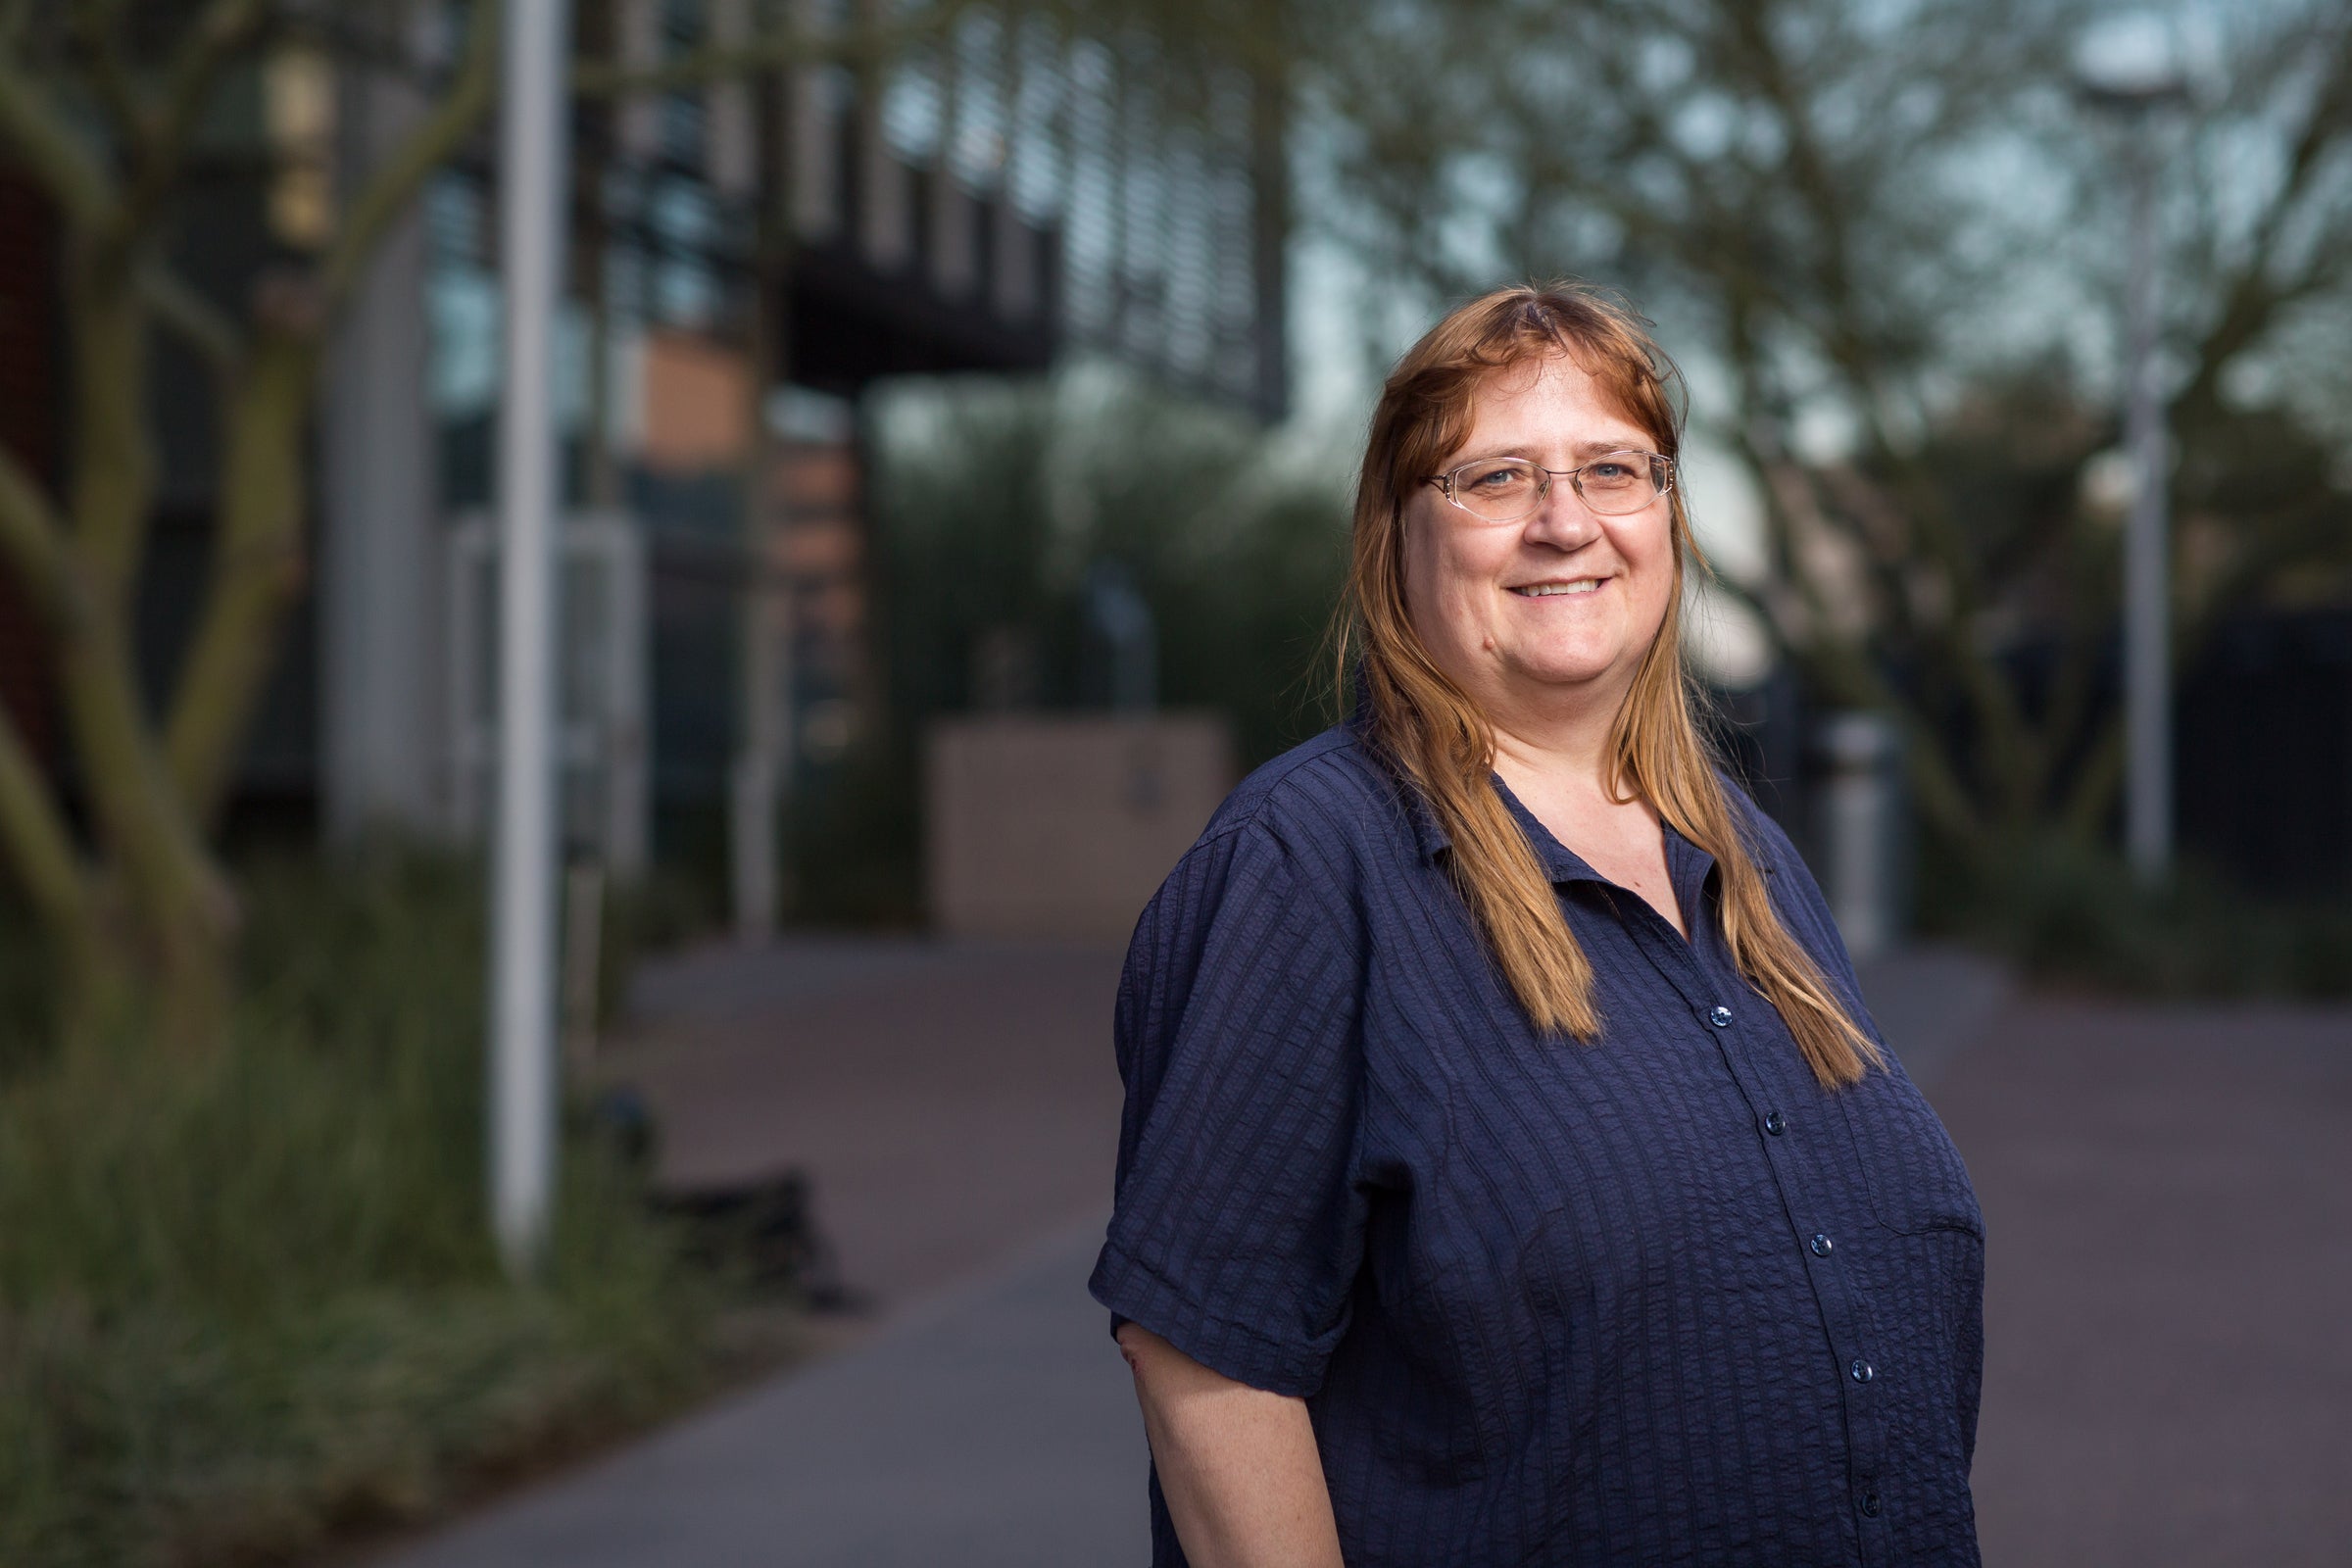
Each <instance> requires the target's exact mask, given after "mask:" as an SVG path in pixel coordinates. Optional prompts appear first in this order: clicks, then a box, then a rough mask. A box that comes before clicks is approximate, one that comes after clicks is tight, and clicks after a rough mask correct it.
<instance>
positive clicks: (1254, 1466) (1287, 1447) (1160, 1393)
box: [1119, 1323, 1341, 1568]
mask: <svg viewBox="0 0 2352 1568" xmlns="http://www.w3.org/2000/svg"><path fill="white" fill-rule="evenodd" d="M1119 1348H1120V1349H1121V1350H1123V1351H1125V1352H1126V1355H1127V1365H1128V1366H1129V1367H1130V1368H1132V1369H1133V1371H1134V1373H1135V1397H1136V1399H1137V1400H1138V1401H1139V1402H1140V1403H1141V1404H1142V1405H1143V1407H1144V1435H1145V1436H1146V1437H1147V1438H1149V1439H1150V1440H1151V1443H1152V1464H1153V1465H1154V1466H1155V1467H1157V1469H1158V1471H1159V1490H1160V1494H1161V1495H1162V1496H1164V1497H1166V1498H1167V1503H1168V1516H1169V1518H1171V1519H1172V1520H1174V1521H1175V1525H1176V1535H1177V1538H1178V1539H1179V1540H1181V1541H1182V1542H1183V1543H1184V1552H1185V1555H1186V1556H1187V1557H1189V1558H1190V1559H1191V1560H1192V1563H1193V1568H1341V1564H1340V1533H1339V1528H1338V1526H1337V1525H1335V1524H1334V1523H1333V1522H1332V1515H1331V1493H1330V1491H1329V1489H1328V1488H1326V1487H1325V1486H1324V1483H1323V1458H1322V1455H1321V1454H1319V1453H1318V1452H1317V1451H1316V1449H1315V1433H1314V1428H1313V1427H1312V1426H1310V1425H1309V1424H1308V1422H1307V1418H1306V1401H1305V1400H1304V1399H1299V1398H1294V1397H1290V1396H1288V1395H1282V1394H1268V1393H1266V1392H1265V1391H1264V1390H1263V1389H1253V1388H1251V1387H1250V1386H1249V1385H1248V1384H1246V1383H1236V1382H1235V1381H1234V1380H1233V1379H1231V1378H1229V1377H1226V1376H1225V1375H1223V1374H1222V1373H1218V1372H1211V1371H1210V1370H1209V1369H1208V1368H1207V1367H1204V1366H1202V1365H1201V1363H1200V1362H1198V1361H1196V1360H1194V1359H1193V1358H1192V1357H1191V1356H1189V1355H1186V1354H1185V1353H1184V1352H1183V1351H1182V1350H1179V1349H1177V1348H1176V1347H1174V1346H1173V1345H1170V1344H1169V1343H1168V1342H1167V1341H1165V1340H1163V1339H1161V1338H1160V1337H1159V1336H1158V1335H1156V1334H1153V1333H1152V1331H1151V1330H1149V1329H1146V1328H1143V1327H1141V1326H1140V1325H1138V1324H1134V1323H1124V1324H1121V1325H1120V1326H1119Z"/></svg>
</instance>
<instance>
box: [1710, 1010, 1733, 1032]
mask: <svg viewBox="0 0 2352 1568" xmlns="http://www.w3.org/2000/svg"><path fill="white" fill-rule="evenodd" d="M1707 1022H1709V1023H1711V1024H1713V1025H1714V1026H1715V1027H1716V1028H1718V1029H1729V1028H1730V1027H1731V1026H1732V1009H1731V1008H1729V1007H1725V1006H1720V1005H1719V1006H1717V1007H1716V1009H1715V1010H1714V1011H1713V1012H1710V1013H1708V1014H1707Z"/></svg>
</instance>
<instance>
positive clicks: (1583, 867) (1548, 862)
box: [1350, 661, 1715, 909]
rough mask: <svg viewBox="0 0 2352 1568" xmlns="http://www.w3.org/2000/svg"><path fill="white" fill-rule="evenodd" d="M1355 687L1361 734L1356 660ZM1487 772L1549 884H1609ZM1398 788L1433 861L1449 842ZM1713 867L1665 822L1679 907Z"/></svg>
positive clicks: (1416, 796) (1421, 804)
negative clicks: (1532, 850) (1541, 867)
mask: <svg viewBox="0 0 2352 1568" xmlns="http://www.w3.org/2000/svg"><path fill="white" fill-rule="evenodd" d="M1354 686H1355V713H1354V716H1353V718H1352V719H1351V720H1350V722H1352V723H1353V725H1354V726H1355V728H1356V731H1357V733H1358V734H1362V733H1366V732H1368V731H1369V730H1370V728H1371V724H1372V693H1371V686H1370V683H1369V682H1367V681H1366V680H1365V679H1364V668H1363V664H1362V662H1360V661H1359V662H1357V664H1356V666H1355V670H1354ZM1491 776H1492V777H1493V778H1494V780H1495V794H1497V795H1499V796H1501V797H1502V804H1503V807H1504V809H1507V810H1508V811H1509V812H1510V813H1511V817H1512V819H1513V820H1514V821H1516V822H1517V823H1518V824H1519V830H1520V831H1521V832H1523V833H1525V834H1526V835H1527V842H1528V844H1529V845H1530V846H1531V847H1532V848H1533V849H1534V850H1535V852H1536V859H1537V861H1538V863H1540V864H1541V865H1542V866H1543V867H1544V876H1545V877H1546V878H1547V879H1548V880H1549V881H1550V882H1551V883H1552V884H1553V885H1555V886H1558V885H1560V884H1564V883H1569V882H1597V883H1599V884H1601V885H1602V886H1604V887H1606V886H1611V885H1613V884H1611V883H1610V882H1609V879H1608V878H1607V877H1605V876H1602V875H1601V874H1600V873H1599V872H1598V871H1595V870H1593V867H1592V866H1590V865H1588V864H1586V863H1585V858H1584V857H1583V856H1581V855H1578V854H1577V853H1576V852H1575V851H1574V850H1571V849H1570V848H1568V846H1566V845H1565V844H1562V843H1561V842H1560V841H1559V840H1558V839H1556V838H1554V837H1552V834H1551V829H1549V828H1547V827H1545V826H1544V824H1543V823H1542V822H1540V821H1538V820H1537V819H1536V814H1535V813H1534V812H1533V811H1531V810H1529V809H1527V808H1526V807H1525V806H1523V805H1521V804H1520V801H1519V797H1518V796H1516V795H1513V794H1512V793H1511V787H1510V786H1509V785H1508V784H1505V783H1504V782H1503V781H1502V775H1500V774H1499V773H1497V774H1494V775H1491ZM1399 789H1400V793H1401V794H1402V795H1403V797H1404V809H1405V815H1406V816H1407V817H1408V818H1410V819H1411V822H1412V827H1413V842H1414V844H1415V846H1416V847H1417V848H1418V849H1419V850H1420V852H1421V858H1423V859H1424V860H1435V859H1436V858H1438V857H1439V855H1441V854H1442V853H1444V852H1445V851H1446V850H1449V849H1451V848H1453V840H1452V839H1451V838H1450V837H1449V836H1448V835H1447V834H1446V829H1445V827H1444V825H1443V824H1441V823H1440V822H1439V821H1438V814H1437V812H1435V811H1433V810H1431V809H1429V802H1428V801H1426V800H1424V799H1423V798H1422V795H1421V792H1420V791H1419V790H1416V789H1414V788H1412V787H1411V786H1410V785H1400V786H1399ZM1714 869H1715V857H1713V856H1712V855H1709V854H1708V853H1707V852H1706V851H1704V850H1702V849H1700V848H1699V847H1698V846H1697V845H1695V844H1693V843H1691V841H1690V840H1689V839H1687V838H1685V837H1683V836H1682V834H1680V833H1678V832H1676V831H1675V830H1674V827H1673V826H1672V824H1668V826H1667V828H1666V873H1667V875H1668V876H1669V877H1671V878H1672V879H1673V881H1674V895H1675V897H1676V898H1677V899H1678V900H1680V901H1681V903H1682V906H1683V907H1684V908H1686V909H1695V908H1697V907H1699V899H1700V897H1701V892H1702V890H1703V889H1704V888H1705V887H1706V883H1707V875H1708V873H1709V872H1711V871H1713V870H1714Z"/></svg>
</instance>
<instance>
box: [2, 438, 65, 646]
mask: <svg viewBox="0 0 2352 1568" xmlns="http://www.w3.org/2000/svg"><path fill="white" fill-rule="evenodd" d="M0 560H6V561H7V562H9V563H10V564H12V565H14V566H15V567H16V579H17V585H18V586H19V587H20V588H22V589H23V590H24V591H25V592H26V593H28V594H30V595H31V596H32V599H33V608H34V610H35V611H36V612H38V613H40V614H41V615H42V616H44V617H45V618H46V619H48V620H49V621H51V622H52V623H53V624H54V623H55V622H57V621H58V620H60V619H62V618H63V616H64V613H65V610H66V607H67V604H68V601H69V600H70V598H71V592H70V586H69V585H70V582H71V577H72V573H71V569H70V567H69V564H68V561H67V556H66V529H65V524H64V522H63V521H62V520H60V518H59V517H58V515H57V509H56V508H54V507H53V506H51V505H50V504H49V499H48V497H46V496H44V495H42V494H41V487H40V485H39V484H38V483H37V482H36V481H35V480H34V479H33V477H32V475H31V474H29V473H27V472H25V466H24V465H23V464H21V463H19V462H18V461H17V456H16V454H15V453H13V452H11V451H9V450H8V449H7V448H6V447H4V446H0Z"/></svg>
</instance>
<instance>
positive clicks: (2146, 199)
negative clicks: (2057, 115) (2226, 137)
mask: <svg viewBox="0 0 2352 1568" xmlns="http://www.w3.org/2000/svg"><path fill="white" fill-rule="evenodd" d="M2075 86H2076V91H2077V93H2078V94H2079V95H2080V96H2081V97H2082V101H2083V102H2085V103H2086V104H2089V105H2090V106H2091V107H2093V108H2094V109H2098V110H2100V111H2103V112H2105V113H2107V114H2109V115H2112V116H2114V117H2116V118H2117V119H2118V120H2120V121H2122V122H2123V123H2124V124H2125V126H2126V128H2127V130H2128V131H2129V132H2130V134H2129V135H2128V136H2127V137H2126V147H2127V151H2126V153H2125V161H2126V166H2127V168H2126V177H2127V178H2128V180H2129V181H2130V201H2131V238H2130V240H2129V244H2130V247H2131V268H2130V271H2129V273H2128V274H2127V277H2126V281H2125V288H2124V318H2125V338H2126V354H2125V370H2124V377H2125V393H2124V395H2125V403H2124V441H2125V446H2126V449H2127V450H2128V451H2129V452H2130V453H2131V467H2132V477H2133V483H2132V487H2131V514H2130V515H2129V517H2128V518H2127V520H2126V522H2125V524H2124V737H2125V774H2124V822H2125V828H2124V843H2125V849H2126V852H2127V853H2128V855H2129V856H2130V858H2131V868H2132V871H2133V872H2134V874H2136V875H2137V877H2138V878H2139V880H2140V881H2141V882H2142V883H2143V884H2147V885H2151V886H2152V885H2155V884H2158V883H2161V882H2163V881H2164V880H2165V879H2166V878H2167V877H2169V876H2170V875H2171V874H2172V865H2173V700H2172V570H2171V564H2172V545H2171V532H2172V526H2171V517H2170V515H2169V508H2168V504H2167V503H2168V500H2169V486H2170V482H2171V468H2172V456H2171V452H2170V450H2169V448H2170V441H2169V439H2168V433H2167V431H2166V428H2165V416H2164V399H2163V396H2162V392H2161V389H2160V388H2159V387H2158V386H2157V384H2156V333H2157V294H2156V285H2157V271H2156V183H2157V175H2158V174H2159V172H2161V167H2162V157H2161V153H2160V151H2159V148H2158V146H2157V140H2156V136H2155V135H2154V132H2155V130H2156V124H2155V122H2156V121H2157V119H2158V117H2159V116H2161V115H2162V114H2164V113H2165V112H2166V111H2167V110H2170V109H2172V108H2174V107H2176V106H2178V105H2180V104H2181V103H2184V102H2185V101H2186V100H2187V97H2188V83H2187V81H2186V79H2185V78H2184V77H2183V76H2182V74H2181V73H2180V66H2179V64H2178V63H2177V61H2176V59H2175V56H2174V51H2173V49H2172V46H2171V40H2170V38H2169V36H2168V35H2167V34H2166V32H2165V30H2164V28H2163V24H2162V23H2160V22H2158V21H2157V20H2156V19H2154V18H2151V17H2123V18H2118V19H2116V21H2115V22H2114V23H2112V24H2110V25H2108V26H2107V27H2104V28H2102V29H2100V30H2098V31H2096V32H2094V33H2092V34H2091V35H2089V36H2087V37H2085V38H2084V40H2083V47H2082V51H2081V53H2080V54H2079V55H2078V57H2077V60H2076V65H2075Z"/></svg>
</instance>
